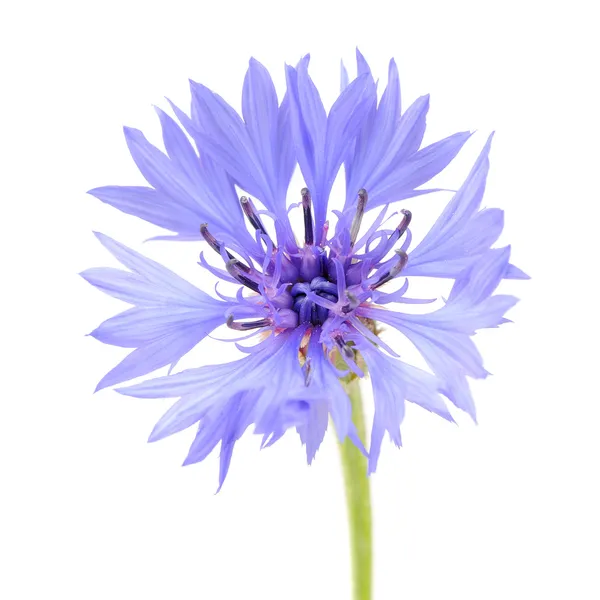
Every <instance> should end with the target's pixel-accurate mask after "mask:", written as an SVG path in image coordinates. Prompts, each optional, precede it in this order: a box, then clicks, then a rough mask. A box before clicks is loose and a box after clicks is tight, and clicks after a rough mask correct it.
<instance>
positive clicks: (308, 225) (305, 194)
mask: <svg viewBox="0 0 600 600" xmlns="http://www.w3.org/2000/svg"><path fill="white" fill-rule="evenodd" d="M300 193H301V194H302V210H303V211H304V243H305V244H307V245H309V246H312V245H313V244H314V243H315V237H314V231H313V230H314V224H313V218H312V200H311V197H310V192H309V191H308V188H302V191H301V192H300Z"/></svg>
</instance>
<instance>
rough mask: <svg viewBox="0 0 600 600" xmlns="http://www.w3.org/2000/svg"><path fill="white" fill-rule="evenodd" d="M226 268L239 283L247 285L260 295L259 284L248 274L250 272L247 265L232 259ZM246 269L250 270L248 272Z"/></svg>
mask: <svg viewBox="0 0 600 600" xmlns="http://www.w3.org/2000/svg"><path fill="white" fill-rule="evenodd" d="M225 268H226V269H227V272H228V273H229V274H230V275H231V276H232V277H233V278H234V279H236V280H237V281H239V282H240V283H241V284H242V285H245V286H246V287H247V288H250V289H251V290H252V291H253V292H256V293H257V294H258V293H260V290H259V288H258V283H256V281H253V280H252V279H250V278H249V277H248V276H247V274H248V273H249V272H250V270H249V269H248V267H246V265H244V264H242V263H241V262H240V261H239V260H238V259H237V258H232V259H231V260H229V261H227V263H226V265H225ZM246 269H248V270H247V271H246Z"/></svg>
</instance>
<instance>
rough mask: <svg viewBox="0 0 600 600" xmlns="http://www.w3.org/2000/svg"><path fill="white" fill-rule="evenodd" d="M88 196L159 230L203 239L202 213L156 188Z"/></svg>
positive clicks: (95, 192)
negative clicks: (201, 230) (159, 228)
mask: <svg viewBox="0 0 600 600" xmlns="http://www.w3.org/2000/svg"><path fill="white" fill-rule="evenodd" d="M88 194H91V195H92V196H95V197H96V198H98V199H99V200H101V201H102V202H104V203H106V204H110V205H111V206H114V207H115V208H117V209H119V210H120V211H122V212H124V213H126V214H128V215H133V216H136V217H139V218H140V219H144V220H145V221H148V222H149V223H152V224H154V225H158V226H159V227H164V228H165V229H170V230H171V231H177V232H179V233H183V234H185V235H188V236H194V237H196V238H200V237H201V236H200V230H199V227H198V225H199V224H200V223H201V222H202V221H201V217H200V216H199V214H198V212H194V211H193V210H191V209H190V208H188V207H187V206H185V205H184V204H181V203H179V202H177V200H176V199H174V198H171V197H170V196H169V195H167V194H164V193H162V192H158V191H156V190H154V189H152V188H149V187H141V186H117V185H113V186H106V187H100V188H95V189H93V190H90V191H89V192H88Z"/></svg>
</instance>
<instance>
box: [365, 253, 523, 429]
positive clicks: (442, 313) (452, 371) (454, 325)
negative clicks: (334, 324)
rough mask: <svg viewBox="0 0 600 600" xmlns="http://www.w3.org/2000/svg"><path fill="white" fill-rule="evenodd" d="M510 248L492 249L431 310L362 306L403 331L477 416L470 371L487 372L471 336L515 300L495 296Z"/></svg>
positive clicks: (455, 398)
mask: <svg viewBox="0 0 600 600" xmlns="http://www.w3.org/2000/svg"><path fill="white" fill-rule="evenodd" d="M509 254H510V248H509V247H507V248H501V249H498V250H489V251H488V252H486V253H485V254H484V255H483V256H482V257H481V258H480V259H479V260H477V261H476V262H474V263H472V265H471V266H470V267H468V268H467V269H466V270H465V271H463V272H462V273H461V274H460V275H459V276H458V278H457V280H456V282H455V283H454V286H453V288H452V291H451V293H450V295H449V297H448V302H447V304H446V305H445V306H443V307H442V308H440V309H438V310H436V311H434V312H432V313H429V314H421V315H415V314H403V313H398V312H392V311H387V310H384V309H380V308H371V307H361V309H360V314H361V316H364V317H367V318H372V319H375V320H378V321H381V322H383V323H387V324H389V325H392V326H393V327H395V328H397V329H398V330H400V331H401V332H402V333H404V334H405V335H406V336H407V337H408V338H409V339H410V340H411V341H412V342H413V344H414V345H415V346H416V347H417V349H418V350H419V351H420V352H421V354H422V355H423V357H424V358H425V360H426V362H427V363H428V365H429V366H430V368H431V369H432V370H433V372H434V373H435V374H436V375H437V376H438V377H439V378H440V380H441V381H442V382H443V386H444V387H443V391H444V394H446V395H447V396H448V398H449V399H450V400H451V401H452V402H453V403H454V404H455V405H456V406H458V407H459V408H461V409H463V410H465V411H467V412H468V413H469V414H470V415H471V416H472V417H473V419H475V406H474V404H473V399H472V396H471V393H470V391H469V386H468V383H467V381H466V376H469V377H474V378H480V379H481V378H485V377H486V376H487V375H488V373H487V371H486V370H485V369H484V367H483V361H482V358H481V355H480V354H479V352H478V351H477V348H476V347H475V344H474V343H473V341H472V340H471V338H470V337H469V336H470V335H472V334H474V333H475V331H476V330H477V329H480V328H483V327H497V326H499V325H500V324H502V323H505V322H506V319H505V318H504V313H505V311H506V310H508V309H509V308H511V307H512V306H513V305H514V304H515V303H516V301H517V299H516V298H513V297H512V296H493V295H492V294H493V293H494V290H495V289H496V287H497V285H498V283H499V282H500V281H501V280H502V278H503V277H504V276H505V273H506V270H507V268H508V259H509Z"/></svg>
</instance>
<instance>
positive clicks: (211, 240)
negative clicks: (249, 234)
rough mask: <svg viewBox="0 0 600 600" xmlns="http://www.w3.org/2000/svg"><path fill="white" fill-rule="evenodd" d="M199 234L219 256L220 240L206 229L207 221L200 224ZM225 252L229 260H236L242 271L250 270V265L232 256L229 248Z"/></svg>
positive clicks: (221, 246)
mask: <svg viewBox="0 0 600 600" xmlns="http://www.w3.org/2000/svg"><path fill="white" fill-rule="evenodd" d="M200 234H201V235H202V237H203V238H204V239H205V241H206V242H207V243H208V245H209V246H210V247H211V248H212V249H213V250H214V251H215V252H216V253H217V254H218V255H219V256H221V255H222V254H221V252H222V250H223V244H222V243H221V242H219V241H218V240H217V238H216V237H215V236H214V235H213V234H212V233H211V232H210V231H209V230H208V224H207V223H202V225H200ZM225 254H226V255H227V258H229V260H235V261H237V262H238V264H239V266H240V269H241V270H242V271H245V272H246V273H249V272H250V267H248V266H247V265H245V264H244V263H243V262H241V261H239V260H238V259H237V258H236V257H235V256H233V254H231V252H229V250H225Z"/></svg>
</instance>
